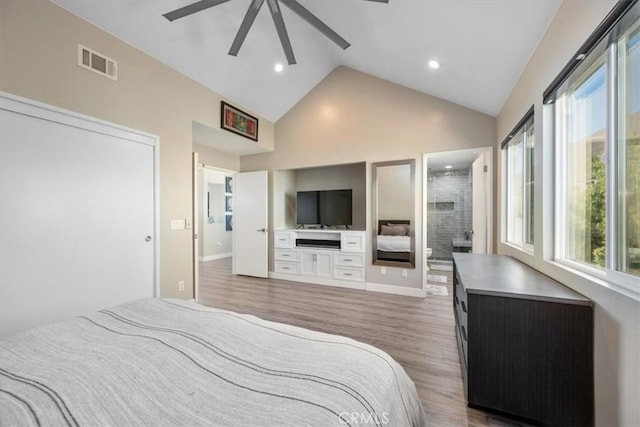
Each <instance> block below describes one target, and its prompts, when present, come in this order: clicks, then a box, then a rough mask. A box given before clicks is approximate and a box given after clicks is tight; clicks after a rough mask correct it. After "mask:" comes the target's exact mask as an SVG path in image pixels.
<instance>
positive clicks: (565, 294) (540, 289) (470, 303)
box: [453, 253, 594, 426]
mask: <svg viewBox="0 0 640 427" xmlns="http://www.w3.org/2000/svg"><path fill="white" fill-rule="evenodd" d="M453 260H454V267H453V283H454V286H453V289H454V291H453V311H454V313H455V318H456V335H457V340H458V350H459V353H460V365H461V370H462V376H463V379H464V384H465V392H466V396H467V401H468V403H469V406H471V407H476V408H481V409H487V410H492V411H498V412H500V413H503V414H507V415H512V416H515V417H518V418H521V419H524V420H528V421H530V422H534V423H536V424H542V425H554V426H591V425H593V423H594V406H593V305H592V302H591V301H590V300H589V299H587V298H585V297H583V296H582V295H580V294H578V293H576V292H574V291H572V290H571V289H569V288H567V287H565V286H563V285H561V284H560V283H558V282H556V281H555V280H552V279H551V278H549V277H547V276H545V275H543V274H542V273H539V272H538V271H536V270H534V269H532V268H530V267H528V266H526V265H525V264H523V263H521V262H519V261H516V260H515V259H513V258H511V257H508V256H501V255H472V254H462V253H454V254H453Z"/></svg>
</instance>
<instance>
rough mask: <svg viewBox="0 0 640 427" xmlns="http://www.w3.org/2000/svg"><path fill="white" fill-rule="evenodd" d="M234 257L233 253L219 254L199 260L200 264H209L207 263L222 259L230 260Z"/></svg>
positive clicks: (202, 257)
mask: <svg viewBox="0 0 640 427" xmlns="http://www.w3.org/2000/svg"><path fill="white" fill-rule="evenodd" d="M232 256H233V253H231V252H228V253H226V254H217V255H209V256H201V257H198V259H199V260H200V262H207V261H213V260H216V259H222V258H230V257H232Z"/></svg>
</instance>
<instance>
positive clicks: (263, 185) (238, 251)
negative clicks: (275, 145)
mask: <svg viewBox="0 0 640 427" xmlns="http://www.w3.org/2000/svg"><path fill="white" fill-rule="evenodd" d="M268 191H269V189H268V185H267V171H257V172H244V173H239V174H236V175H235V176H234V177H233V274H242V275H245V276H254V277H265V278H266V277H267V276H268V250H269V249H268V233H267V222H268Z"/></svg>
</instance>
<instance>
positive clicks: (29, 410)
mask: <svg viewBox="0 0 640 427" xmlns="http://www.w3.org/2000/svg"><path fill="white" fill-rule="evenodd" d="M424 424H425V416H424V411H423V408H422V405H421V403H420V400H419V398H418V395H417V393H416V389H415V386H414V384H413V382H412V381H411V379H409V377H408V376H407V374H406V373H405V371H404V370H403V369H402V367H401V366H400V365H398V363H397V362H395V361H394V360H393V359H392V358H391V357H390V356H389V355H388V354H386V353H385V352H383V351H381V350H378V349H376V348H375V347H372V346H369V345H367V344H363V343H360V342H357V341H354V340H352V339H349V338H345V337H340V336H336V335H329V334H324V333H320V332H314V331H310V330H307V329H302V328H298V327H294V326H289V325H284V324H279V323H273V322H268V321H264V320H261V319H259V318H257V317H253V316H248V315H241V314H237V313H233V312H230V311H223V310H217V309H212V308H208V307H204V306H201V305H198V304H195V303H190V302H184V301H179V300H171V299H147V300H139V301H134V302H131V303H127V304H123V305H119V306H116V307H113V308H110V309H107V310H102V311H100V312H97V313H94V314H91V315H86V316H80V317H77V318H75V319H73V320H70V321H67V322H63V323H57V324H53V325H47V326H43V327H39V328H36V329H32V330H29V331H26V332H22V333H19V334H16V335H13V336H9V337H7V338H5V339H3V340H2V341H0V425H2V426H5V425H6V426H22V425H34V426H37V425H41V426H72V427H76V426H130V425H148V426H201V425H202V426H205V425H206V426H210V425H214V426H242V427H247V426H261V427H268V426H323V427H324V426H399V427H405V426H406V427H410V426H422V425H424Z"/></svg>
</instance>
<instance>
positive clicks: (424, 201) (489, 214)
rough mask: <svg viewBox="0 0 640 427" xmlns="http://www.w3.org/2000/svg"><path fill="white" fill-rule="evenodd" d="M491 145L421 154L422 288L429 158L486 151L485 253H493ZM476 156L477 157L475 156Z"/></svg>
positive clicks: (425, 268) (426, 226) (423, 283)
mask: <svg viewBox="0 0 640 427" xmlns="http://www.w3.org/2000/svg"><path fill="white" fill-rule="evenodd" d="M493 151H494V149H493V147H492V146H487V147H473V148H465V149H462V150H450V151H437V152H432V153H424V154H423V155H422V183H421V184H422V207H421V208H422V224H423V227H422V251H421V252H422V257H423V258H424V260H423V262H424V268H423V269H422V276H423V277H422V289H424V290H426V286H427V261H426V256H427V255H426V254H427V244H428V242H427V228H428V227H429V224H428V223H427V177H428V172H429V168H428V166H429V158H433V157H436V156H441V155H456V154H463V153H472V152H475V153H477V154H478V155H480V154H483V153H486V154H487V158H488V160H487V169H488V170H487V174H489V186H488V189H487V190H488V191H487V199H488V203H487V206H486V210H487V218H488V220H487V253H489V254H492V253H494V246H493V245H494V219H495V217H494V215H495V209H494V204H495V192H494V186H495V179H496V178H495V173H494V165H495V162H494V159H493ZM476 158H477V157H476Z"/></svg>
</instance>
